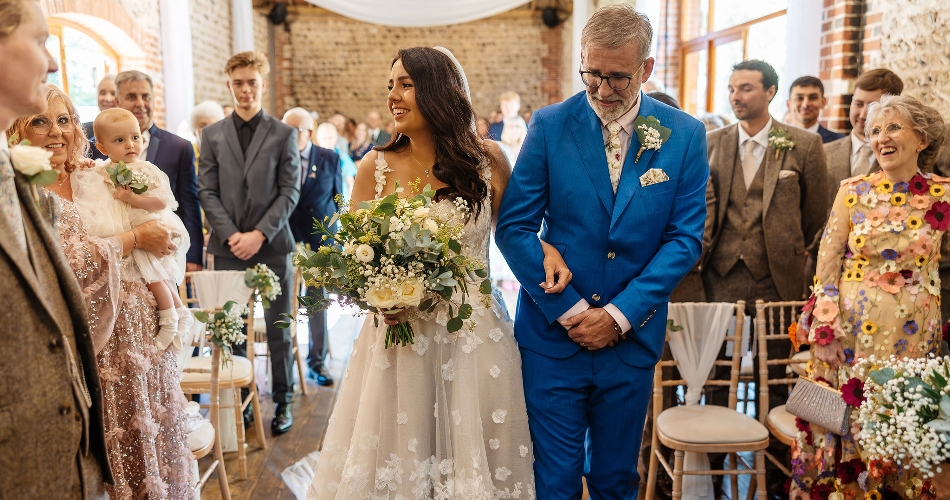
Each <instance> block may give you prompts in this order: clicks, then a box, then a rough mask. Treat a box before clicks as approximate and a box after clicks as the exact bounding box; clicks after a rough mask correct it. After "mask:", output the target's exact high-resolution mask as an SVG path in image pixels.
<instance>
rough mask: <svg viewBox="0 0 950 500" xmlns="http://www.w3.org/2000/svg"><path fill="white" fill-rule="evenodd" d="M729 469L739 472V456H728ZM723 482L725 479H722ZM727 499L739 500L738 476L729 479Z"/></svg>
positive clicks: (733, 454) (731, 454) (732, 454)
mask: <svg viewBox="0 0 950 500" xmlns="http://www.w3.org/2000/svg"><path fill="white" fill-rule="evenodd" d="M729 469H731V470H739V455H737V454H735V453H730V454H729ZM723 480H725V478H723ZM729 486H730V490H729V498H732V499H733V500H738V498H739V476H737V475H735V474H733V475H732V476H730V477H729Z"/></svg>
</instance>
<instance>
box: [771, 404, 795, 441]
mask: <svg viewBox="0 0 950 500" xmlns="http://www.w3.org/2000/svg"><path fill="white" fill-rule="evenodd" d="M768 421H769V425H771V426H772V428H774V429H775V430H777V431H779V432H781V433H782V434H785V435H786V436H788V437H790V438H794V437H795V436H797V435H798V428H797V427H795V415H792V414H791V413H789V412H788V411H787V410H786V409H785V405H781V406H776V407H775V408H772V411H770V412H769V416H768Z"/></svg>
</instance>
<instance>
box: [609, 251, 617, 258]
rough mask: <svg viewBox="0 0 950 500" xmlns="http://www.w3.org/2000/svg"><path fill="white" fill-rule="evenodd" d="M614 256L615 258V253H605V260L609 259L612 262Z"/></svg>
mask: <svg viewBox="0 0 950 500" xmlns="http://www.w3.org/2000/svg"><path fill="white" fill-rule="evenodd" d="M616 256H617V254H615V253H613V252H607V258H608V259H610V260H614V257H616Z"/></svg>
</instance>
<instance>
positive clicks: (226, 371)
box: [181, 356, 253, 384]
mask: <svg viewBox="0 0 950 500" xmlns="http://www.w3.org/2000/svg"><path fill="white" fill-rule="evenodd" d="M193 369H194V370H208V371H207V372H193V371H189V370H193ZM252 369H253V368H252V366H251V361H250V360H248V359H247V358H245V357H243V356H231V361H230V362H229V364H228V366H224V363H222V364H221V369H220V370H218V382H219V383H221V384H224V383H226V382H231V381H232V380H244V379H246V378H248V377H250V376H251V371H252ZM209 380H211V358H210V357H207V356H203V357H200V358H191V359H190V360H189V361H188V368H187V369H186V370H185V372H184V373H182V374H181V383H182V384H197V383H202V382H208V381H209Z"/></svg>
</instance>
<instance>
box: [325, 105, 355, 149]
mask: <svg viewBox="0 0 950 500" xmlns="http://www.w3.org/2000/svg"><path fill="white" fill-rule="evenodd" d="M327 121H328V122H330V123H332V124H333V126H334V127H336V135H337V138H336V141H337V144H336V148H334V149H339V150H340V151H342V152H343V154H346V152H347V151H349V150H350V141H349V140H348V139H347V138H346V117H345V116H343V113H333V114H332V115H330V118H327Z"/></svg>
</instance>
